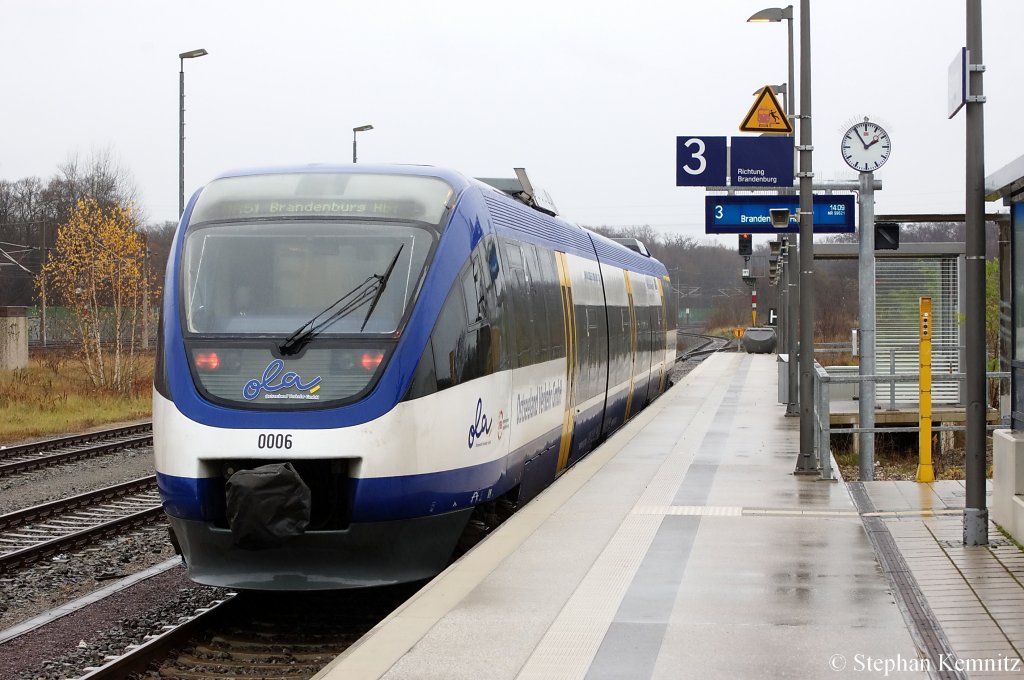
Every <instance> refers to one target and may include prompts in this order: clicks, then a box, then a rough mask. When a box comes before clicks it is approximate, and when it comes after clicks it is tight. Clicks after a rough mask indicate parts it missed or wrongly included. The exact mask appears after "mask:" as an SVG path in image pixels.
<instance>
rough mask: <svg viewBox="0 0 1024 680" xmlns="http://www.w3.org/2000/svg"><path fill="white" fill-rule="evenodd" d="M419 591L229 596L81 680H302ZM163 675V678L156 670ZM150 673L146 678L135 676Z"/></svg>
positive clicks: (108, 660) (394, 588)
mask: <svg viewBox="0 0 1024 680" xmlns="http://www.w3.org/2000/svg"><path fill="white" fill-rule="evenodd" d="M420 585H422V584H411V585H410V584H407V585H403V586H390V587H383V588H377V589H363V590H356V591H334V592H326V593H259V592H247V593H242V594H236V593H229V594H228V595H227V596H226V597H225V598H223V599H219V600H217V601H215V602H213V603H211V604H210V606H208V607H206V608H203V609H200V610H197V611H196V612H195V614H194V615H193V616H191V617H188V618H187V619H186V620H184V621H182V622H180V623H174V624H171V625H167V626H165V627H164V629H163V630H161V631H159V632H158V633H155V634H153V635H150V636H148V637H147V638H146V640H145V641H143V642H142V643H141V644H132V645H128V646H127V647H126V648H125V650H124V653H123V654H121V655H118V656H109V657H107V658H106V659H104V660H103V663H102V665H95V666H93V667H90V668H86V669H85V674H84V675H81V676H80V680H86V679H88V680H108V679H113V678H118V679H123V678H130V677H152V674H153V673H154V671H155V672H156V673H158V674H159V677H161V678H164V679H166V680H175V679H177V680H197V679H200V678H201V679H203V680H228V679H232V680H241V679H244V680H264V679H266V680H300V679H305V678H311V677H312V676H314V675H316V673H318V672H319V671H320V670H321V669H322V668H323V667H324V666H326V665H327V664H328V663H330V661H331V660H332V659H334V658H335V657H337V656H338V655H339V654H341V653H342V652H344V651H345V649H347V648H348V647H349V646H350V645H351V644H352V643H354V642H355V641H356V640H358V639H359V638H360V637H362V636H363V635H364V634H365V633H366V632H367V631H369V630H370V629H371V628H373V626H374V625H376V624H377V622H379V621H380V620H381V619H383V618H384V617H385V616H387V614H388V613H389V612H391V611H392V610H394V609H395V607H397V606H398V605H399V604H401V603H402V602H404V601H405V600H406V599H408V598H409V597H410V596H411V595H412V594H413V593H414V592H415V591H416V590H417V589H418V588H419V587H420ZM157 667H159V670H157ZM141 673H147V675H145V676H138V675H135V676H133V674H141Z"/></svg>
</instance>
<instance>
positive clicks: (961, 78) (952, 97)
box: [946, 47, 970, 118]
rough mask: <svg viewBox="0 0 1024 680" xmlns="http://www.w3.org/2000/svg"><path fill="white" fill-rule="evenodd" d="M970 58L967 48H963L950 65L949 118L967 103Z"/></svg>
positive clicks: (947, 100)
mask: <svg viewBox="0 0 1024 680" xmlns="http://www.w3.org/2000/svg"><path fill="white" fill-rule="evenodd" d="M969 56H970V53H969V52H968V51H967V48H966V47H961V48H960V51H959V52H957V53H956V56H955V57H953V61H951V62H950V64H949V71H948V73H949V84H948V86H947V90H946V92H947V94H946V110H947V111H948V112H949V115H948V118H952V117H953V116H955V115H956V114H957V112H958V111H959V110H960V109H962V108H963V106H964V104H966V103H967V63H968V59H969Z"/></svg>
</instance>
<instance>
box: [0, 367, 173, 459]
mask: <svg viewBox="0 0 1024 680" xmlns="http://www.w3.org/2000/svg"><path fill="white" fill-rule="evenodd" d="M135 361H136V379H135V385H134V387H133V389H132V391H131V394H130V395H128V396H125V395H121V394H118V393H116V392H113V391H111V390H104V389H97V388H95V387H93V386H92V385H91V384H90V382H89V379H88V377H87V376H86V374H85V370H84V368H83V365H82V362H81V360H79V359H77V358H76V357H74V356H70V355H67V354H61V353H57V352H47V353H45V354H39V355H33V356H32V357H31V358H30V359H29V365H28V368H25V369H19V370H15V371H0V444H12V443H15V442H19V441H21V440H24V439H30V438H39V437H46V436H54V435H59V434H65V433H68V432H81V431H82V430H87V429H89V428H91V427H97V426H102V425H107V424H110V423H118V422H124V421H132V420H141V419H145V418H149V417H150V416H151V414H152V385H153V356H152V354H145V355H141V356H138V357H136V359H135Z"/></svg>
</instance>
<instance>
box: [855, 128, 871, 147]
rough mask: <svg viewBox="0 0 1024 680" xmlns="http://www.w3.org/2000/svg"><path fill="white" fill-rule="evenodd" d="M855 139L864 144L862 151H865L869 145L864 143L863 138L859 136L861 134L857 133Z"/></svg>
mask: <svg viewBox="0 0 1024 680" xmlns="http://www.w3.org/2000/svg"><path fill="white" fill-rule="evenodd" d="M857 139H859V140H860V143H861V144H864V149H865V150H866V149H867V148H868V146H869V145H868V144H866V143H865V142H864V138H863V137H862V136H861V134H860V133H859V132H858V133H857Z"/></svg>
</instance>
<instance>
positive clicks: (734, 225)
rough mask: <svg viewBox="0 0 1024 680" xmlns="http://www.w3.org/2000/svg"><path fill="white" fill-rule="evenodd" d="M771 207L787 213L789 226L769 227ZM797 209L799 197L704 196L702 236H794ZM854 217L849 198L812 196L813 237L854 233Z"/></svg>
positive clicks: (852, 206)
mask: <svg viewBox="0 0 1024 680" xmlns="http://www.w3.org/2000/svg"><path fill="white" fill-rule="evenodd" d="M773 208H785V209H788V210H789V212H790V218H789V227H787V228H785V229H775V228H774V227H772V218H771V213H770V211H771V210H772V209H773ZM799 208H800V197H799V196H705V197H704V233H706V234H777V233H789V234H797V233H799V232H800V224H799V222H798V220H797V218H796V213H797V211H798V210H799ZM854 218H855V215H854V197H853V196H852V195H845V196H815V197H814V218H813V221H814V233H815V234H851V233H853V232H854V231H855V228H854V227H855V225H854Z"/></svg>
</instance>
